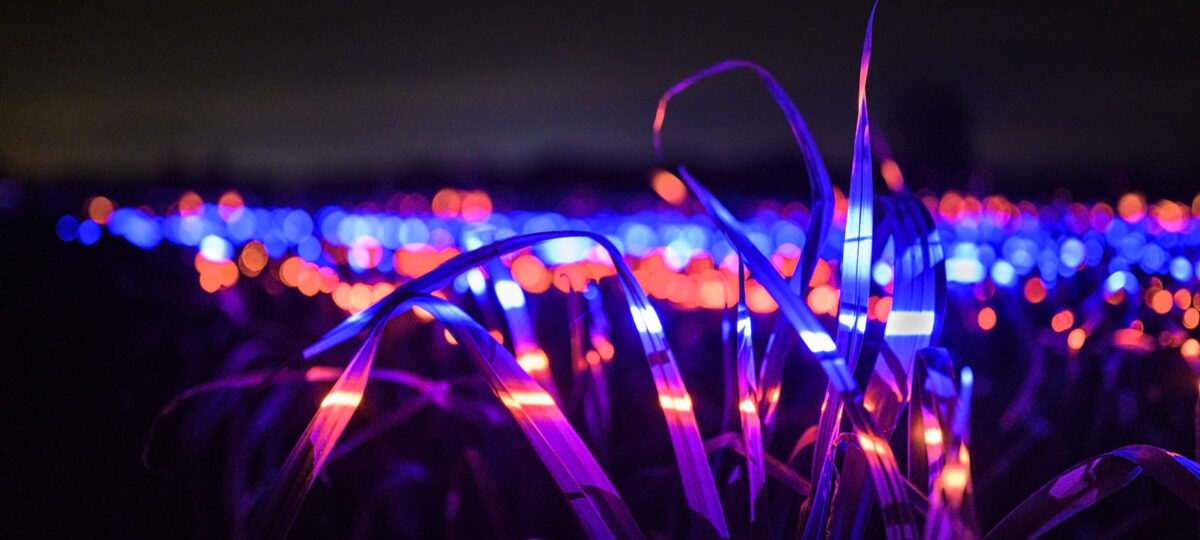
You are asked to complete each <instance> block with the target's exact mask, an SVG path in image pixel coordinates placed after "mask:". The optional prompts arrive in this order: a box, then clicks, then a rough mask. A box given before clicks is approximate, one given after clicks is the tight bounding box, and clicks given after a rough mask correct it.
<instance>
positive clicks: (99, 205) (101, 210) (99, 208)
mask: <svg viewBox="0 0 1200 540" xmlns="http://www.w3.org/2000/svg"><path fill="white" fill-rule="evenodd" d="M116 207H117V205H116V204H114V203H113V202H112V200H110V199H109V198H108V197H105V196H102V195H101V196H97V197H92V199H91V200H89V201H88V203H87V215H88V217H89V218H92V221H95V222H96V223H99V224H101V225H104V224H105V223H106V222H107V221H108V215H109V214H111V213H112V211H113V210H115V209H116Z"/></svg>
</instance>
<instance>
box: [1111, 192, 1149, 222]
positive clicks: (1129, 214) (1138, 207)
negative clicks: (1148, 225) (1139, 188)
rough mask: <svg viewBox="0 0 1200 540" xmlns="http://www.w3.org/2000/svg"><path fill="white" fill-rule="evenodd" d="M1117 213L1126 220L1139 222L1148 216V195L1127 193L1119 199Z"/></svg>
mask: <svg viewBox="0 0 1200 540" xmlns="http://www.w3.org/2000/svg"><path fill="white" fill-rule="evenodd" d="M1117 215H1119V216H1121V217H1122V218H1123V219H1124V220H1125V221H1128V222H1130V223H1137V222H1139V221H1141V220H1142V218H1143V217H1146V197H1145V196H1143V195H1142V194H1141V193H1126V194H1125V195H1122V196H1121V200H1119V201H1117Z"/></svg>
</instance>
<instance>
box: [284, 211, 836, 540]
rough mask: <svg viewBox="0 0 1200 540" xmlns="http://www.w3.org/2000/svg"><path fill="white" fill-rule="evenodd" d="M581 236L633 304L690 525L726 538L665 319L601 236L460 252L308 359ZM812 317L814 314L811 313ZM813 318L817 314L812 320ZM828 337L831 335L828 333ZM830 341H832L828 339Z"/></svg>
mask: <svg viewBox="0 0 1200 540" xmlns="http://www.w3.org/2000/svg"><path fill="white" fill-rule="evenodd" d="M570 237H579V238H586V239H589V240H592V241H594V242H596V243H597V244H598V245H599V246H600V247H601V248H603V249H604V250H605V251H606V252H607V253H608V254H609V257H610V258H611V259H612V262H613V267H614V268H615V269H616V271H617V276H616V277H617V280H618V281H619V282H620V284H621V290H622V292H624V293H625V298H626V300H627V301H628V302H629V309H630V314H631V315H632V318H633V322H634V325H635V326H636V327H637V331H638V337H639V338H640V340H641V343H642V348H643V350H644V351H645V353H646V360H647V362H648V363H649V365H650V374H651V376H652V378H653V379H654V385H655V388H656V390H657V392H658V399H659V404H660V405H661V407H662V411H663V414H664V416H665V417H666V421H667V431H668V433H669V435H670V437H671V444H672V447H673V448H674V450H675V460H676V465H677V468H678V470H679V474H680V479H681V481H682V483H683V491H684V496H685V497H686V499H687V501H688V507H689V509H690V511H691V515H692V526H693V529H694V530H695V532H696V534H697V535H698V536H700V537H712V536H716V537H721V538H724V537H728V535H729V529H728V527H727V526H726V523H725V515H724V511H723V510H722V509H721V501H720V498H719V496H718V495H717V490H716V484H715V483H714V482H713V476H712V470H711V469H710V468H709V465H708V460H707V457H706V455H705V453H704V443H703V439H701V438H700V430H699V427H698V425H697V424H696V417H695V413H694V412H693V410H692V398H691V395H690V394H688V392H687V387H686V386H685V385H684V383H683V377H682V376H681V375H680V372H679V366H678V364H677V363H676V362H675V356H674V354H673V353H672V352H671V348H670V346H669V345H668V344H667V340H666V336H665V334H664V333H663V327H662V321H661V320H660V319H659V317H658V312H657V311H655V309H654V306H652V305H651V304H650V299H649V298H647V297H646V293H645V292H644V291H643V290H642V288H641V286H640V285H638V282H637V280H636V278H635V277H634V275H633V271H632V270H631V269H630V268H629V265H628V264H626V263H625V260H624V259H622V257H621V253H620V252H619V251H618V250H617V248H616V246H614V245H613V244H612V242H610V241H609V240H608V239H607V238H605V237H604V236H603V235H599V234H595V233H590V232H583V231H557V232H541V233H532V234H525V235H520V236H514V237H511V238H506V239H504V240H500V241H497V242H494V243H492V244H489V245H486V246H483V247H480V248H478V249H475V250H471V251H468V252H466V253H461V254H459V255H457V256H455V257H454V258H452V259H450V260H448V261H446V262H445V263H443V264H442V265H441V266H439V267H437V268H435V269H434V270H432V271H430V272H428V273H426V274H425V275H422V276H420V277H418V278H416V279H414V280H412V281H409V282H408V283H405V284H404V285H401V286H400V287H398V288H397V289H396V290H395V291H393V292H392V293H391V294H389V295H387V296H386V297H384V298H383V299H381V300H380V301H379V302H376V303H375V304H373V305H371V306H370V307H368V308H367V309H365V310H363V311H361V312H359V313H357V314H355V315H352V316H350V317H348V318H347V319H346V320H344V321H342V322H341V323H340V324H338V325H337V326H336V327H334V328H333V329H332V330H330V331H329V332H328V333H326V334H325V336H323V337H322V338H321V339H320V340H318V341H317V343H315V344H314V345H312V346H310V347H309V348H307V349H305V351H304V354H305V356H306V357H312V356H313V355H316V354H319V353H321V352H322V351H324V350H327V349H329V348H330V347H333V346H335V345H337V344H339V343H342V342H344V341H346V340H347V339H350V338H352V337H354V336H356V335H358V334H359V333H361V332H362V331H363V330H364V329H365V328H367V327H368V326H369V325H371V324H373V323H378V322H381V321H384V320H386V319H387V318H389V317H391V316H392V314H393V311H394V310H395V309H396V306H397V305H398V304H400V303H401V302H403V301H405V299H406V298H409V297H411V296H412V295H414V294H427V293H431V292H433V291H435V290H438V289H440V288H442V287H445V286H446V285H448V284H450V283H451V282H452V281H453V280H454V278H455V277H456V276H458V275H459V274H461V273H463V272H465V271H467V270H469V269H471V268H474V267H476V266H480V265H483V264H486V263H487V262H488V261H489V260H491V259H493V258H495V257H500V256H503V255H506V254H508V253H512V252H514V251H518V250H521V249H524V248H527V247H531V246H533V245H535V244H538V243H541V242H544V241H548V240H554V239H557V238H570ZM809 316H810V317H812V314H811V312H810V313H809ZM813 320H814V321H815V317H814V318H813ZM825 339H826V340H829V336H828V335H825ZM830 343H832V341H831V340H830Z"/></svg>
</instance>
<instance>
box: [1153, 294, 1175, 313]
mask: <svg viewBox="0 0 1200 540" xmlns="http://www.w3.org/2000/svg"><path fill="white" fill-rule="evenodd" d="M1173 304H1174V301H1173V299H1172V298H1171V293H1170V292H1168V291H1166V290H1164V289H1159V290H1158V291H1157V292H1155V293H1154V296H1153V297H1152V298H1151V299H1150V309H1153V310H1154V311H1155V312H1156V313H1158V314H1160V315H1163V314H1166V313H1167V312H1168V311H1171V306H1172V305H1173Z"/></svg>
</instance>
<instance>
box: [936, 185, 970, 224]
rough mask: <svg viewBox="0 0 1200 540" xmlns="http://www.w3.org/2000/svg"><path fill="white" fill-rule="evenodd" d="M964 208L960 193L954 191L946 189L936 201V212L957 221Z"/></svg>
mask: <svg viewBox="0 0 1200 540" xmlns="http://www.w3.org/2000/svg"><path fill="white" fill-rule="evenodd" d="M965 210H966V208H965V205H964V201H963V198H962V195H959V194H958V193H957V192H954V191H947V192H946V194H945V195H942V200H941V202H939V203H938V213H940V214H942V217H944V218H946V219H947V220H950V221H958V219H959V218H961V217H962V215H963V212H964V211H965Z"/></svg>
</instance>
